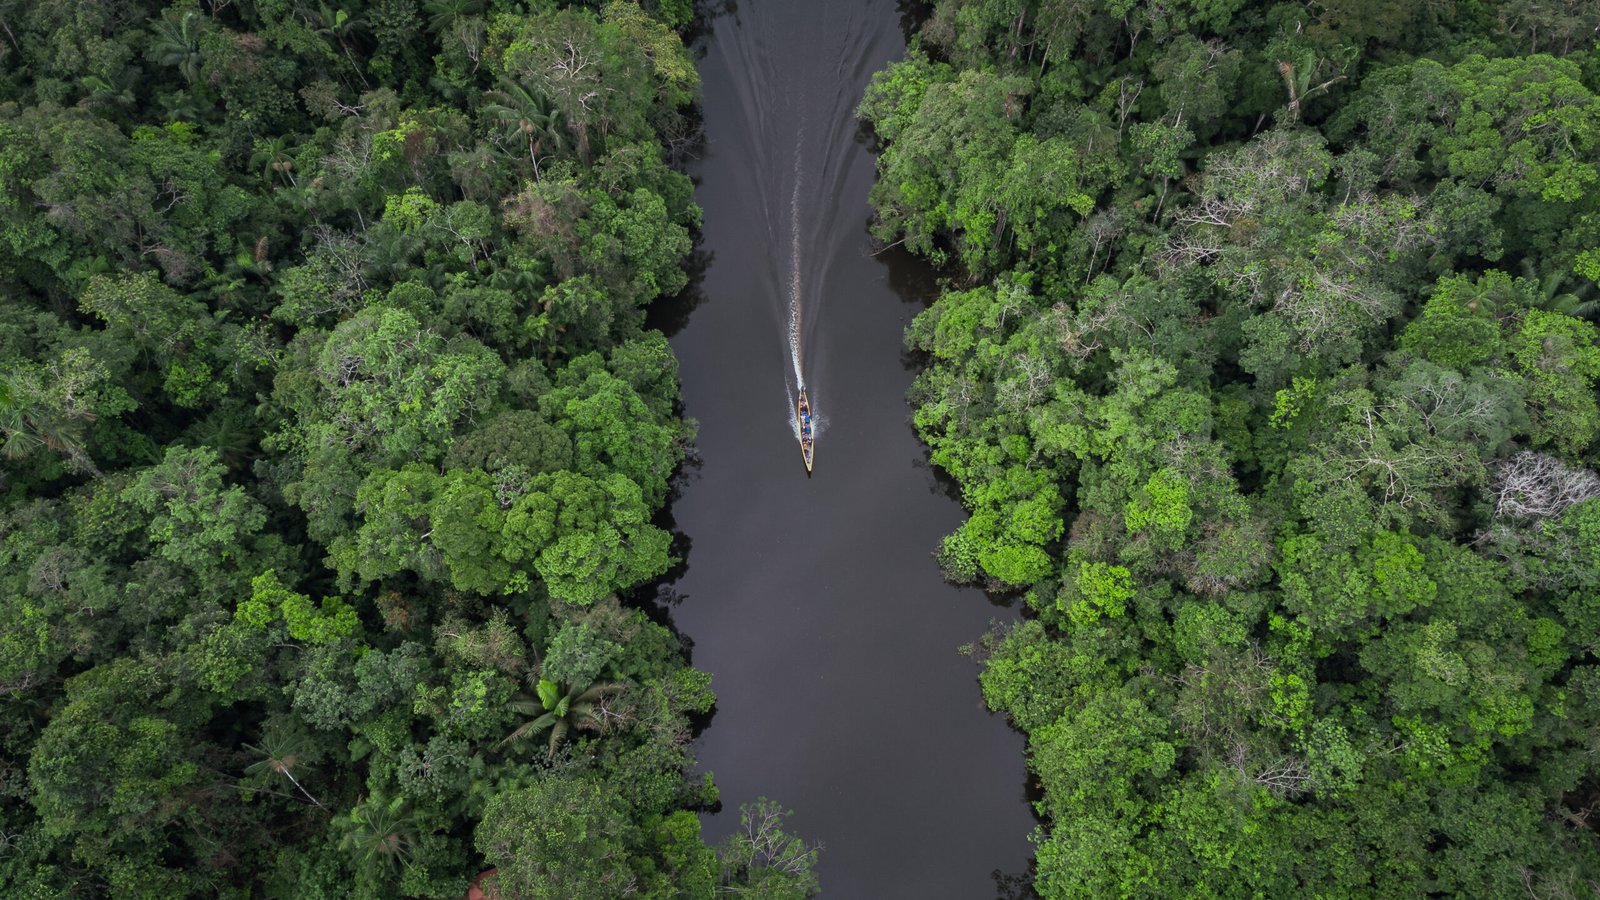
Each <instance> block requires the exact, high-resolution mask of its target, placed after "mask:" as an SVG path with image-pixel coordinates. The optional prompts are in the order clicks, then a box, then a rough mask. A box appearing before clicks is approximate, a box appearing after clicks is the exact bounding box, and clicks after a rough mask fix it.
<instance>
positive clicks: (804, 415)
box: [794, 390, 817, 474]
mask: <svg viewBox="0 0 1600 900" xmlns="http://www.w3.org/2000/svg"><path fill="white" fill-rule="evenodd" d="M794 423H795V426H796V427H797V428H798V429H799V431H800V457H801V458H802V459H804V460H805V461H806V473H807V474H810V472H811V460H812V457H813V456H814V455H815V454H816V450H817V431H816V426H815V425H814V424H813V423H812V421H811V401H810V400H809V399H808V398H807V397H806V392H805V391H804V390H801V391H800V399H799V400H797V401H795V404H794Z"/></svg>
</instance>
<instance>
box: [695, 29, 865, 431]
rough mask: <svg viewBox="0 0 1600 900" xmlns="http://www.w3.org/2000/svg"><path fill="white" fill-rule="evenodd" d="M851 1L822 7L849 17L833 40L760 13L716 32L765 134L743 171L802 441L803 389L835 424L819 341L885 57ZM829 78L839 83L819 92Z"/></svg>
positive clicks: (750, 118)
mask: <svg viewBox="0 0 1600 900" xmlns="http://www.w3.org/2000/svg"><path fill="white" fill-rule="evenodd" d="M832 5H833V4H832V2H824V3H823V6H824V7H828V6H832ZM846 9H847V11H846V12H845V13H844V14H843V15H842V16H834V15H832V14H831V13H830V12H829V10H827V9H823V10H820V11H818V13H817V15H818V16H819V17H820V18H822V19H825V20H828V21H838V22H839V26H838V27H839V31H838V32H837V33H836V34H835V35H833V36H832V37H830V39H829V40H827V41H825V42H823V47H825V48H826V49H823V48H822V47H818V46H816V45H814V44H796V43H795V42H794V41H793V40H792V35H791V34H790V33H789V32H788V31H785V30H784V29H783V28H781V27H780V26H779V24H778V23H777V22H776V21H769V20H767V19H766V18H765V17H760V16H752V17H751V18H750V19H749V20H748V21H745V22H744V23H742V27H740V28H736V29H719V30H717V31H715V32H713V37H714V39H715V40H717V41H718V43H719V44H723V43H725V46H724V47H723V50H724V52H725V54H726V56H727V58H729V59H730V60H732V61H733V65H732V67H731V71H732V72H734V73H736V82H735V83H736V84H737V86H738V89H739V93H740V104H739V105H740V112H741V113H742V115H743V117H744V118H745V119H746V120H747V123H746V124H747V125H748V127H749V131H750V132H752V133H753V134H754V135H755V137H756V140H755V141H753V142H752V143H751V145H750V147H749V148H748V156H747V157H746V161H747V162H748V163H749V168H748V169H746V170H745V171H744V173H743V174H744V175H745V176H746V177H748V179H749V181H748V182H747V184H748V187H749V190H750V191H751V193H752V195H753V196H754V197H755V198H756V202H757V203H758V204H759V206H760V209H761V211H762V219H763V220H764V224H765V226H766V238H767V246H768V248H769V256H768V257H767V263H768V265H769V268H768V270H767V275H768V278H769V279H770V280H769V282H768V284H770V285H771V287H772V294H771V296H772V298H773V300H774V303H773V311H774V313H775V318H776V319H777V322H778V324H779V325H780V329H781V330H779V331H778V336H779V337H780V339H781V340H782V342H783V351H784V352H785V353H787V355H788V358H789V359H788V365H787V366H786V367H785V370H786V372H785V376H784V381H785V382H786V384H785V390H786V395H787V396H786V399H787V401H788V402H787V403H785V405H784V420H785V421H787V422H789V423H790V430H791V431H792V432H793V433H794V437H795V440H796V441H799V440H800V429H799V426H798V425H797V424H796V423H795V421H794V418H795V404H796V401H797V400H798V398H799V397H800V396H801V395H802V394H804V395H805V396H806V397H807V398H808V399H809V401H810V404H811V408H812V418H813V420H814V428H815V433H817V434H820V433H821V431H822V430H823V429H824V428H825V427H826V424H827V420H826V418H824V417H822V416H821V414H820V413H819V412H818V411H817V406H818V401H819V396H818V391H819V387H822V388H825V387H826V386H825V385H819V382H822V381H825V379H824V378H823V377H821V376H823V375H825V374H826V373H825V372H824V371H821V370H820V368H819V365H820V364H822V363H825V359H824V358H818V354H817V353H816V352H815V349H814V346H813V345H814V344H815V338H816V336H817V327H818V320H819V318H820V317H821V314H822V313H823V312H824V307H825V304H824V302H823V301H824V299H825V298H824V297H823V291H824V281H825V278H826V275H827V273H828V271H829V269H830V267H831V265H832V263H833V260H834V258H835V256H836V255H837V254H838V252H839V251H840V248H841V246H844V245H849V244H851V243H852V242H854V241H856V240H857V239H858V237H859V235H858V234H857V233H856V232H855V231H852V230H851V229H849V228H848V227H841V222H840V197H841V194H842V192H843V190H844V179H845V178H846V177H847V173H848V171H849V165H848V162H849V160H850V159H852V158H853V154H854V153H855V152H856V147H855V141H856V132H855V116H854V110H855V105H856V103H857V102H858V101H859V99H860V98H859V88H858V85H859V84H860V83H861V82H863V81H865V79H866V78H867V77H868V74H869V73H870V72H871V71H872V70H873V69H874V68H875V67H876V63H875V62H874V59H875V57H873V56H872V47H871V40H870V38H869V37H867V36H865V30H864V29H861V28H858V27H857V25H858V23H857V21H856V18H857V12H856V11H855V10H854V8H853V7H852V6H851V5H849V4H846ZM780 58H782V59H781V61H780ZM819 84H830V85H832V86H833V89H832V90H826V89H825V90H821V91H819V90H817V86H818V85H819ZM785 206H787V208H785ZM808 354H809V358H808ZM825 356H826V354H825V353H824V354H822V357H825Z"/></svg>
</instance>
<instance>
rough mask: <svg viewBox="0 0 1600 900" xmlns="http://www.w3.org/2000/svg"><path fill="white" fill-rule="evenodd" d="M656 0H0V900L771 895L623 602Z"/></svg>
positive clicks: (664, 551)
mask: <svg viewBox="0 0 1600 900" xmlns="http://www.w3.org/2000/svg"><path fill="white" fill-rule="evenodd" d="M692 13H693V10H692V9H691V6H690V4H689V3H688V2H686V0H648V2H646V3H644V4H643V5H642V6H641V5H638V4H635V3H632V2H627V0H617V2H606V3H591V4H580V3H573V4H561V5H559V6H558V4H556V3H553V2H529V3H519V2H509V0H493V2H486V0H425V2H424V0H342V2H337V3H333V2H315V0H305V2H301V0H237V2H234V0H205V2H199V0H190V2H173V3H170V4H164V3H159V2H127V0H117V2H110V0H107V2H66V0H61V2H55V0H49V2H0V440H3V448H0V449H3V451H4V456H5V458H4V461H3V472H4V478H3V481H0V498H3V502H0V506H3V509H0V591H3V593H0V894H3V895H4V896H6V897H19V898H21V897H39V898H46V897H48V898H59V897H118V898H131V897H152V898H153V897H160V898H174V897H206V898H213V897H236V898H246V897H251V898H260V897H279V898H296V900H305V898H317V897H330V898H331V897H349V896H355V897H398V896H405V897H435V898H449V897H458V896H462V895H464V894H465V892H466V890H467V886H468V882H469V880H470V879H472V878H473V876H475V875H476V874H477V873H479V872H480V871H483V870H485V869H487V868H490V867H496V868H497V873H496V875H495V878H494V879H491V881H492V882H493V883H495V884H497V885H498V889H499V891H500V894H501V896H506V897H539V898H563V900H566V898H581V897H592V898H605V900H610V898H616V897H622V896H641V897H644V896H648V897H678V896H693V897H709V896H712V895H713V894H715V893H717V892H718V891H721V890H749V891H757V892H760V893H762V894H763V895H765V896H802V895H804V894H805V893H806V892H808V891H809V890H810V889H811V876H810V874H809V862H810V859H811V851H810V850H808V849H807V848H806V847H805V846H803V845H800V844H797V843H795V842H792V841H790V840H789V839H787V837H786V836H785V835H784V833H783V831H782V822H783V815H782V812H781V810H778V809H777V808H776V807H774V806H772V805H770V804H766V803H760V804H756V805H754V806H752V807H751V808H750V809H749V810H748V811H747V819H748V824H749V827H748V828H747V829H744V830H742V831H741V832H740V833H739V835H738V836H736V837H734V838H732V839H730V840H729V841H728V842H726V843H725V844H724V845H723V846H721V847H719V848H712V847H708V846H707V845H706V844H705V843H704V842H703V841H702V840H701V837H700V826H699V821H698V818H697V815H696V811H697V810H700V809H702V808H705V807H706V806H707V805H708V804H710V803H712V802H714V800H715V788H714V787H713V785H712V784H711V783H710V781H709V779H705V780H704V781H702V780H700V779H697V778H690V777H688V775H687V773H689V772H690V771H691V770H692V768H693V759H692V755H691V752H690V743H689V738H690V730H691V726H690V718H691V717H692V716H696V715H698V714H701V713H704V712H705V711H706V710H708V709H709V708H710V706H711V704H712V695H711V692H710V689H709V677H708V676H706V675H704V674H703V673H700V672H697V671H695V670H693V669H691V668H689V667H688V666H687V665H686V663H685V656H684V652H683V649H682V646H681V642H680V640H679V638H678V637H677V636H676V635H675V634H673V633H672V632H670V631H668V630H667V629H666V628H663V627H662V626H660V625H659V624H657V623H655V622H653V621H651V620H650V619H648V618H646V617H645V616H644V614H643V613H642V612H640V611H639V610H637V609H635V608H632V607H630V606H628V605H625V604H623V603H621V602H619V600H618V599H617V594H618V592H620V591H625V590H626V589H628V588H630V587H632V586H635V585H638V584H640V583H642V582H645V581H648V580H650V579H652V578H655V577H657V576H659V575H660V574H662V573H663V572H664V571H666V570H667V569H668V567H669V566H670V565H671V564H672V557H671V553H670V546H669V545H670V536H669V535H668V533H667V532H665V531H663V530H661V529H660V528H658V527H656V526H655V525H653V524H652V518H653V516H654V514H655V513H656V511H657V510H658V509H660V507H661V506H662V504H663V502H664V501H665V499H666V497H667V494H668V478H669V476H671V475H672V473H673V471H674V469H675V468H676V466H677V464H678V462H679V460H680V459H681V458H682V455H683V452H684V449H685V447H686V445H687V443H688V441H689V440H690V439H691V437H692V435H693V427H692V425H691V424H690V423H688V422H686V421H685V420H684V419H683V418H682V417H681V416H680V414H679V412H678V409H677V407H678V382H677V375H676V373H677V368H676V361H675V360H674V359H673V357H672V354H671V351H670V349H669V348H668V346H667V344H666V341H665V339H664V338H663V337H662V336H661V335H660V334H659V333H656V332H653V331H647V330H645V329H644V327H643V321H644V306H645V304H647V303H649V302H650V301H651V300H653V299H655V298H657V297H661V296H664V295H670V294H673V293H674V292H676V291H678V290H679V289H681V288H682V287H683V286H684V284H685V281H686V275H685V268H684V265H683V263H684V259H685V257H686V255H687V254H688V252H689V250H690V247H691V230H692V229H694V228H695V227H696V226H697V224H698V221H699V211H698V209H697V208H696V206H695V205H694V203H693V201H692V190H691V185H690V182H689V180H688V179H687V178H686V177H685V176H683V175H682V174H681V173H679V172H678V171H676V170H675V169H674V168H673V166H674V164H675V162H676V161H677V154H678V153H680V152H681V151H682V150H683V149H684V148H685V147H686V146H688V145H689V144H690V143H691V142H692V140H693V137H694V131H695V129H694V122H693V117H692V104H693V103H694V101H695V99H696V96H697V92H698V89H699V81H698V75H697V73H696V71H695V68H694V65H693V60H692V59H691V58H690V56H689V54H688V53H687V52H686V51H685V49H684V47H683V44H682V41H681V39H680V37H679V34H678V30H679V29H682V28H685V27H686V26H688V25H689V23H690V18H691V15H692Z"/></svg>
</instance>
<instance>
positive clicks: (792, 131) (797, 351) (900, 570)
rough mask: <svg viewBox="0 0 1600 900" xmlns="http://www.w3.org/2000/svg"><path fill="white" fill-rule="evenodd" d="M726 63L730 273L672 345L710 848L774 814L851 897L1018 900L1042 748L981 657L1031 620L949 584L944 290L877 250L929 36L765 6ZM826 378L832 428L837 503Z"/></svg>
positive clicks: (674, 312) (720, 222)
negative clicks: (898, 72)
mask: <svg viewBox="0 0 1600 900" xmlns="http://www.w3.org/2000/svg"><path fill="white" fill-rule="evenodd" d="M729 6H730V7H733V4H731V3H730V4H729ZM700 49H701V52H702V58H701V62H700V71H701V74H702V76H703V78H704V81H705V104H704V111H705V127H706V148H705V152H704V153H703V154H702V156H701V158H700V159H699V160H698V162H696V163H695V164H694V165H692V166H691V174H692V175H693V176H694V177H695V179H696V181H697V183H698V186H697V191H696V196H697V199H698V201H699V203H700V205H701V207H702V208H703V209H704V210H705V223H706V224H705V229H704V234H703V242H702V244H701V246H700V248H699V249H700V251H701V252H702V253H703V254H704V262H705V263H706V265H705V269H704V273H703V276H702V277H701V278H700V279H699V280H698V283H697V285H696V286H695V287H694V288H691V291H690V292H689V293H688V294H687V295H686V296H685V297H684V298H680V299H679V300H678V301H675V303H676V305H675V306H674V305H672V304H668V305H667V306H666V307H665V308H663V309H662V310H659V311H657V312H656V313H655V314H654V316H653V322H655V323H656V324H658V325H662V326H663V327H666V328H667V329H668V330H669V332H670V334H671V341H672V345H673V347H674V349H675V350H676V351H677V355H678V358H679V359H680V360H681V362H682V380H683V394H684V403H685V407H686V413H687V415H689V416H690V417H692V418H694V419H697V420H698V421H699V423H700V431H699V438H698V441H697V446H698V452H699V462H698V464H697V465H692V466H690V467H688V468H687V469H686V470H685V473H684V475H683V476H682V478H681V479H680V490H679V494H678V496H677V498H676V499H675V500H674V502H673V505H672V508H671V518H672V520H673V521H674V522H675V525H676V528H677V529H679V530H680V531H681V532H682V533H683V534H684V535H686V536H687V541H686V542H685V546H686V547H687V551H686V553H685V554H684V555H685V559H686V563H687V564H686V566H685V567H684V568H683V569H682V571H681V572H680V573H679V574H678V575H677V576H676V577H675V578H674V580H673V581H671V582H670V583H668V584H666V585H664V586H663V587H662V593H663V595H664V597H667V598H668V599H666V600H664V602H666V603H667V604H668V605H669V608H670V615H671V617H672V620H673V622H674V623H675V625H676V626H677V627H678V629H679V630H680V631H681V632H682V633H684V634H685V635H686V636H687V637H688V638H689V639H690V640H691V641H692V642H693V650H692V658H693V662H694V664H695V666H696V667H697V668H700V669H702V670H705V671H708V672H710V673H712V675H713V677H714V685H713V686H714V688H715V690H716V692H717V699H718V702H717V710H716V712H715V715H714V716H713V718H712V720H711V723H710V726H709V727H708V728H707V729H706V730H705V731H704V733H703V734H702V736H701V738H700V739H699V744H698V752H699V757H700V760H701V763H702V765H703V766H704V768H705V769H707V770H709V771H711V772H714V773H715V775H716V781H717V784H718V785H719V786H720V788H721V792H722V800H723V804H724V811H723V812H721V813H720V814H718V815H714V816H708V817H707V818H706V822H705V828H706V833H707V837H708V838H711V839H716V838H719V837H721V836H722V835H725V834H727V833H728V832H730V831H731V830H732V829H734V828H735V827H737V825H738V807H739V804H741V803H744V802H747V801H749V800H752V799H754V798H756V797H757V796H761V795H765V796H769V797H771V798H773V799H775V800H777V801H779V802H781V803H782V804H783V805H784V806H786V807H789V808H792V809H793V810H794V812H795V815H794V817H793V819H792V820H791V821H790V827H791V830H792V831H794V832H797V833H799V834H801V835H803V836H804V837H806V838H807V839H809V840H813V841H819V842H821V843H822V844H823V845H824V851H823V854H822V857H821V862H820V864H819V866H818V871H819V874H820V876H821V878H822V884H823V896H824V897H839V898H853V897H864V898H881V897H914V898H924V897H952V898H984V897H995V896H997V895H1001V894H1008V893H1010V891H1011V890H1013V889H1006V888H1004V887H1002V885H1001V882H1008V881H1011V880H1013V879H1014V878H1015V876H1017V875H1019V874H1021V873H1024V872H1026V869H1027V865H1028V858H1029V854H1030V850H1031V848H1030V845H1029V844H1028V843H1027V840H1026V837H1027V834H1028V832H1029V831H1030V830H1031V828H1032V827H1033V824H1034V820H1033V818H1032V815H1031V812H1030V809H1029V806H1028V804H1027V800H1026V798H1025V796H1024V793H1025V785H1026V780H1027V773H1026V771H1025V768H1024V760H1023V746H1022V738H1021V737H1020V735H1018V734H1017V733H1016V732H1014V731H1013V730H1012V729H1010V728H1009V727H1008V726H1007V724H1006V723H1005V721H1004V720H1003V719H1001V718H999V717H996V716H994V715H991V714H990V713H988V712H987V711H986V710H985V709H984V707H983V701H982V697H981V695H980V693H979V690H978V685H977V680H976V674H977V667H976V665H975V663H974V662H973V661H972V660H971V659H969V658H967V657H965V656H962V655H960V654H959V653H958V652H957V650H958V647H960V646H961V645H963V644H967V643H970V642H973V641H975V640H976V639H977V638H978V637H980V636H981V635H982V634H983V632H984V631H985V629H986V628H987V627H988V625H989V623H990V622H991V620H994V619H1009V618H1012V617H1014V613H1013V612H1012V611H1010V610H1008V609H1006V608H1005V607H1001V606H996V605H994V604H992V603H990V602H989V600H988V599H986V597H985V596H984V595H983V594H982V593H981V592H979V591H976V590H970V589H961V588H955V587H952V586H950V585H948V584H946V583H944V581H943V580H942V579H941V578H940V576H939V572H938V568H937V566H936V564H935V563H934V560H933V558H932V556H931V555H930V552H931V551H932V550H933V549H934V548H935V547H936V546H937V544H938V541H939V538H940V537H941V536H942V535H944V534H945V533H946V532H949V531H951V530H952V529H954V528H955V527H956V526H957V525H959V524H960V522H961V520H962V511H961V508H960V505H959V504H958V503H957V502H956V501H955V500H954V499H952V497H951V496H950V494H949V492H948V489H947V487H946V486H945V484H944V483H943V482H941V481H939V480H938V479H936V477H935V475H934V473H933V472H932V471H931V470H930V468H929V466H928V463H927V455H926V452H925V450H924V448H923V447H922V445H921V444H920V443H918V441H917V440H916V436H915V434H914V433H913V431H912V429H911V425H910V410H909V408H908V406H907V404H906V399H905V393H906V389H907V388H908V387H909V386H910V384H911V380H912V378H913V376H914V375H915V363H914V361H913V360H910V359H908V358H907V357H906V355H905V354H904V352H903V350H902V343H901V335H902V332H903V330H904V328H905V325H906V323H907V321H908V320H909V319H910V317H911V316H912V315H914V314H915V313H916V312H917V311H918V310H920V309H922V308H923V306H924V305H925V303H926V302H927V301H928V299H929V298H930V295H931V293H932V291H933V285H932V281H931V276H930V275H929V274H928V272H927V271H926V269H925V268H923V267H922V266H921V265H920V264H918V263H917V262H915V261H914V260H912V259H910V258H909V257H906V256H904V255H902V254H898V253H896V252H893V251H890V252H887V253H883V254H880V255H877V256H874V255H872V252H871V251H872V249H873V248H872V247H871V245H870V241H869V239H868V236H867V233H866V223H867V219H868V215H869V211H868V206H867V191H868V189H869V188H870V187H871V185H872V180H873V174H874V173H873V158H872V154H871V152H870V146H869V143H868V141H867V139H866V137H865V136H864V135H863V134H862V133H861V132H860V131H859V129H858V128H857V125H856V122H855V119H854V109H855V106H856V104H857V103H858V102H859V99H860V97H861V93H862V91H863V89H864V88H865V86H866V83H867V80H868V78H869V77H870V76H871V74H872V73H873V72H874V71H876V70H878V69H880V68H882V67H883V66H884V65H885V64H886V63H887V62H889V61H890V60H892V59H894V58H897V57H898V56H899V55H901V54H902V53H903V52H904V49H905V44H904V36H903V33H902V30H901V12H900V10H898V9H897V8H896V4H895V2H894V0H831V2H820V0H813V2H792V0H739V2H737V6H736V7H735V8H732V9H730V10H728V11H726V12H724V13H723V14H722V15H720V16H718V17H717V18H716V19H715V20H714V21H713V22H711V24H710V29H709V31H708V33H707V34H706V36H705V37H704V38H703V39H702V41H701V45H700ZM801 376H803V378H804V380H805V384H806V386H807V388H808V390H809V392H810V396H811V399H812V402H813V405H814V406H815V408H816V411H817V414H818V416H819V417H820V419H821V423H822V429H821V431H820V433H819V435H818V439H817V444H816V471H815V473H814V474H813V475H811V476H809V477H808V476H807V474H806V472H805V469H804V467H803V466H802V464H801V458H800V450H799V447H798V445H797V443H796V440H795V435H794V432H793V427H792V423H791V421H790V417H791V415H792V409H793V407H792V399H791V398H792V397H793V396H794V391H795V389H796V385H797V382H798V380H799V377H801ZM1005 876H1011V878H1006V877H1005Z"/></svg>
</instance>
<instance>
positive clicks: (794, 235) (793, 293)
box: [789, 114, 806, 391]
mask: <svg viewBox="0 0 1600 900" xmlns="http://www.w3.org/2000/svg"><path fill="white" fill-rule="evenodd" d="M805 134H806V125H805V117H804V115H803V114H802V116H801V119H800V134H799V136H798V137H797V138H796V140H795V142H794V192H793V193H792V194H791V195H790V197H789V358H790V361H791V362H792V363H793V364H794V381H795V384H796V385H797V386H798V389H799V390H802V391H803V390H805V389H806V376H805V372H804V366H803V365H802V363H801V347H800V305H801V303H800V301H801V296H802V295H801V289H800V288H801V281H800V196H801V194H800V189H801V187H802V184H803V182H802V178H801V174H802V167H801V158H800V150H801V146H802V145H803V144H804V143H805Z"/></svg>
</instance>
